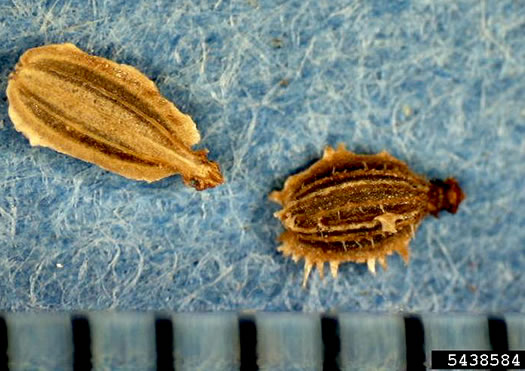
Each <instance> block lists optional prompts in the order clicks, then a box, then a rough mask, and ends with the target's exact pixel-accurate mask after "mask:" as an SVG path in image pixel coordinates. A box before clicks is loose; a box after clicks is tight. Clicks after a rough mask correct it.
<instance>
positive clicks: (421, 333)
mask: <svg viewBox="0 0 525 371" xmlns="http://www.w3.org/2000/svg"><path fill="white" fill-rule="evenodd" d="M405 338H406V357H407V369H408V370H425V369H426V367H425V360H426V356H425V330H424V327H423V322H422V321H421V318H420V317H419V316H416V315H411V316H407V317H405Z"/></svg>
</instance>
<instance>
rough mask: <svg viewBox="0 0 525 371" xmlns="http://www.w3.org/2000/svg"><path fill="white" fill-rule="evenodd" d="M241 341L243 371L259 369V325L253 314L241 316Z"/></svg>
mask: <svg viewBox="0 0 525 371" xmlns="http://www.w3.org/2000/svg"><path fill="white" fill-rule="evenodd" d="M239 343H240V358H241V367H240V369H241V371H248V370H258V369H259V366H258V364H257V326H256V322H255V318H254V317H253V316H248V315H243V316H241V317H240V318H239Z"/></svg>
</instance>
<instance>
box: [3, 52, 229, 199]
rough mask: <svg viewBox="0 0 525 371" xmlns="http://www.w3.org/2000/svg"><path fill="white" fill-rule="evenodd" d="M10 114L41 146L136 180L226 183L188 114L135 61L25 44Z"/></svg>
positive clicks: (10, 92) (200, 185)
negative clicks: (133, 64) (132, 63)
mask: <svg viewBox="0 0 525 371" xmlns="http://www.w3.org/2000/svg"><path fill="white" fill-rule="evenodd" d="M7 97H8V99H9V117H10V118H11V120H12V121H13V123H14V126H15V129H16V130H17V131H20V132H22V133H23V134H24V135H25V136H26V137H27V138H28V139H29V141H30V143H31V145H33V146H37V145H39V146H44V147H49V148H52V149H54V150H55V151H58V152H61V153H65V154H68V155H70V156H73V157H76V158H78V159H81V160H84V161H88V162H91V163H94V164H96V165H98V166H100V167H102V168H104V169H106V170H109V171H113V172H115V173H117V174H120V175H122V176H125V177H127V178H130V179H135V180H145V181H148V182H153V181H156V180H159V179H162V178H165V177H168V176H171V175H173V174H181V175H182V177H183V180H184V182H185V183H186V184H187V185H191V186H192V187H194V188H196V189H197V190H203V189H206V188H209V187H215V186H217V185H219V184H221V183H222V182H223V177H222V174H221V172H220V169H219V166H218V165H217V164H216V163H215V162H212V161H209V160H208V158H207V156H206V155H207V153H208V151H207V150H197V151H193V150H192V149H191V147H192V146H193V145H194V144H196V143H198V142H199V141H200V134H199V131H198V130H197V127H196V126H195V123H194V122H193V120H192V119H191V118H190V116H188V115H185V114H183V113H181V112H180V111H179V110H178V109H177V108H176V107H175V106H174V105H173V103H171V102H170V101H168V100H167V99H166V98H164V97H163V96H162V95H161V94H160V92H159V90H158V89H157V87H156V86H155V84H154V83H153V81H151V80H150V79H148V77H146V76H145V75H144V74H142V73H141V72H140V71H139V70H137V69H136V68H134V67H131V66H128V65H124V64H118V63H116V62H113V61H110V60H108V59H105V58H101V57H96V56H92V55H89V54H87V53H85V52H83V51H82V50H80V49H78V48H77V47H76V46H74V45H73V44H56V45H47V46H42V47H38V48H33V49H29V50H28V51H26V52H25V53H24V54H23V55H22V56H21V57H20V60H19V62H18V64H17V65H16V68H15V71H14V72H13V73H11V75H10V76H9V84H8V86H7Z"/></svg>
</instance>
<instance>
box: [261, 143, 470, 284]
mask: <svg viewBox="0 0 525 371" xmlns="http://www.w3.org/2000/svg"><path fill="white" fill-rule="evenodd" d="M270 199H271V200H273V201H275V202H277V203H279V204H281V205H282V206H283V209H282V210H280V211H278V212H276V213H275V216H276V217H277V218H279V219H280V220H281V221H282V223H283V225H284V227H285V228H286V231H285V232H284V233H283V234H282V235H281V236H280V237H279V240H280V241H281V242H282V245H281V246H280V247H279V248H278V250H279V251H281V252H282V253H283V254H284V255H285V256H291V258H292V259H293V260H294V261H295V262H297V261H299V260H300V259H303V258H304V260H305V265H304V279H303V287H304V286H306V283H307V280H308V276H309V274H310V271H311V270H312V268H313V267H317V269H318V270H319V274H320V276H321V278H323V275H324V274H323V273H324V264H325V263H327V262H328V263H329V265H330V270H331V272H332V276H333V277H337V272H338V268H339V264H341V263H343V262H355V263H367V265H368V269H369V270H370V272H372V273H373V274H375V264H376V262H378V263H379V264H380V265H381V266H382V267H383V269H386V268H387V262H386V257H387V256H388V255H391V254H392V253H394V252H397V253H399V254H400V255H401V257H402V258H403V259H404V260H405V262H406V263H407V264H408V261H409V254H410V250H409V243H410V240H411V239H412V237H413V236H414V233H415V231H416V229H417V227H418V226H419V224H420V223H421V221H422V220H423V218H425V216H427V215H428V214H432V215H434V216H436V217H437V215H438V213H439V212H440V211H441V210H446V211H448V212H450V213H453V214H454V213H455V212H456V211H457V208H458V206H459V204H460V203H461V201H463V199H465V194H464V193H463V191H462V190H461V188H460V187H459V184H458V183H457V181H456V180H455V179H453V178H449V179H447V180H445V181H440V180H434V181H428V180H426V179H425V178H424V177H422V176H420V175H417V174H415V173H413V172H412V171H411V170H410V169H409V168H408V166H407V165H406V164H405V163H404V162H402V161H400V160H398V159H396V158H394V157H393V156H391V155H390V154H388V153H387V152H381V153H379V154H376V155H358V154H355V153H352V152H350V151H347V150H346V149H345V147H344V146H343V145H340V146H339V147H338V148H337V149H336V150H334V149H333V148H331V147H327V148H326V149H325V151H324V155H323V158H322V159H321V160H319V161H317V162H316V163H315V164H313V165H312V166H311V167H310V168H308V169H307V170H305V171H303V172H301V173H299V174H296V175H293V176H290V177H289V178H288V179H287V180H286V182H285V185H284V188H283V190H282V191H274V192H272V193H271V194H270Z"/></svg>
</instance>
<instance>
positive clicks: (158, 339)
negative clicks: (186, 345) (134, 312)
mask: <svg viewBox="0 0 525 371" xmlns="http://www.w3.org/2000/svg"><path fill="white" fill-rule="evenodd" d="M155 346H156V350H157V370H159V371H161V370H162V371H174V370H175V360H174V356H173V349H174V347H173V323H172V321H171V319H168V318H157V320H156V321H155Z"/></svg>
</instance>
